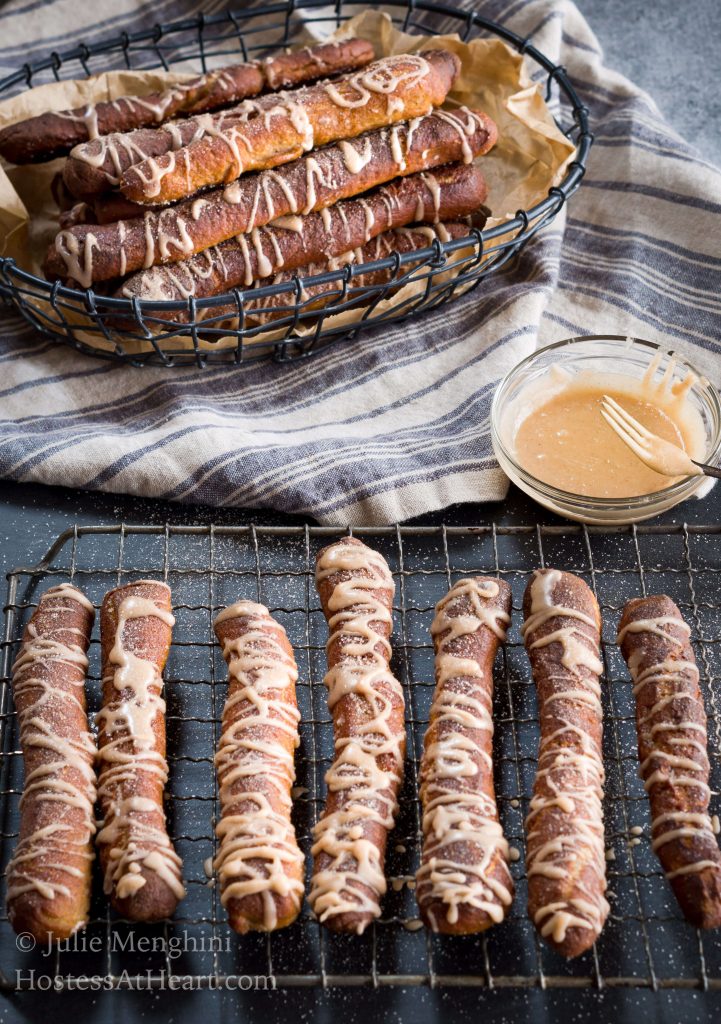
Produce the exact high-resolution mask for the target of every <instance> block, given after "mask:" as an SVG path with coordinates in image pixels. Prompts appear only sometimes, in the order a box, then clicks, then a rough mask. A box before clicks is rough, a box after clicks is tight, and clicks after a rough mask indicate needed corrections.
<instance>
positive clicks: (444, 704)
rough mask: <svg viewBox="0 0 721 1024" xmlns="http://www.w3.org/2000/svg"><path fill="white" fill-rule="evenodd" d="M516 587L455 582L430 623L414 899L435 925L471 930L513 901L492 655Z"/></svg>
mask: <svg viewBox="0 0 721 1024" xmlns="http://www.w3.org/2000/svg"><path fill="white" fill-rule="evenodd" d="M510 610H511V588H510V586H509V585H508V584H507V583H505V582H504V581H501V580H496V579H490V578H486V577H477V578H474V579H462V580H459V581H458V582H457V583H456V584H455V585H454V586H453V587H451V589H450V591H449V592H448V594H446V596H445V597H444V598H443V599H442V600H441V601H439V602H438V604H437V605H436V615H435V618H434V620H433V625H432V626H431V633H432V635H433V642H434V645H435V650H436V659H435V660H436V689H435V693H434V696H433V704H432V706H431V713H430V723H429V726H428V731H427V732H426V736H425V741H424V746H423V759H422V761H421V788H420V797H421V803H422V806H423V852H422V857H421V866H420V868H419V870H418V873H417V875H416V881H417V897H418V906H419V907H420V911H421V917H422V918H423V921H424V922H425V924H426V925H427V926H428V927H429V928H431V929H432V930H433V931H435V932H446V933H448V934H450V935H470V934H473V933H474V932H481V931H485V930H486V929H487V928H490V927H491V926H492V925H494V924H498V923H499V922H500V921H502V920H503V918H504V917H505V915H506V913H507V911H508V909H509V907H510V905H511V902H512V900H513V880H512V878H511V872H510V869H509V866H508V843H507V842H506V840H505V839H504V837H503V831H502V829H501V825H500V822H499V820H498V809H497V807H496V799H495V790H494V785H493V760H492V756H493V718H492V708H493V662H494V659H495V656H496V651H497V650H498V645H499V644H500V643H502V642H503V641H504V640H505V638H506V626H507V625H508V623H509V622H510V614H509V613H510Z"/></svg>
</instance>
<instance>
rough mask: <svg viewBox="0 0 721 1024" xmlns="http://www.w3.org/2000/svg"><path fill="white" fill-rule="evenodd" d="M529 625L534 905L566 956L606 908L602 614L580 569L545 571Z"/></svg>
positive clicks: (585, 939) (539, 924)
mask: <svg viewBox="0 0 721 1024" xmlns="http://www.w3.org/2000/svg"><path fill="white" fill-rule="evenodd" d="M523 612H524V615H525V622H524V624H523V627H522V632H523V637H524V640H525V643H526V650H527V651H528V657H529V659H530V662H531V668H532V670H533V679H534V682H535V683H536V689H537V691H538V705H539V716H540V724H541V742H540V747H539V752H538V770H537V772H536V779H535V782H534V786H533V798H532V800H531V809H530V813H529V815H528V817H527V819H526V843H527V850H526V868H527V873H528V912H529V915H530V917H531V920H532V921H533V923H534V925H535V926H536V928H537V930H538V931H539V933H540V934H541V936H542V937H543V938H544V939H546V941H547V942H548V943H549V944H550V945H551V946H552V947H553V948H554V949H555V950H556V951H557V952H559V953H561V954H562V955H563V956H566V957H574V956H578V955H579V954H580V953H583V952H584V951H585V950H587V949H589V947H590V946H592V945H593V943H594V942H595V941H596V939H597V938H598V935H599V933H600V931H601V929H602V927H603V924H604V922H605V920H606V916H607V915H608V910H609V907H608V903H607V902H606V899H605V896H604V892H605V890H606V860H605V850H604V842H603V803H602V801H603V781H604V773H603V761H602V752H601V734H602V710H601V688H600V685H599V676H600V674H601V672H602V671H603V666H602V664H601V661H600V658H599V643H600V627H601V618H600V613H599V610H598V605H597V603H596V599H595V598H594V596H593V594H592V593H591V591H590V590H589V588H588V587H587V586H586V584H585V583H584V582H583V580H581V579H579V578H578V577H577V576H573V575H572V574H571V573H568V572H559V571H558V570H556V569H539V570H537V571H536V572H535V573H534V574H533V577H532V579H531V581H530V583H529V584H528V586H527V587H526V593H525V596H524V599H523Z"/></svg>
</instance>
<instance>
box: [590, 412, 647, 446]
mask: <svg viewBox="0 0 721 1024" xmlns="http://www.w3.org/2000/svg"><path fill="white" fill-rule="evenodd" d="M604 410H605V412H606V414H607V416H608V417H609V420H612V421H613V422H614V423H615V424H616V426H617V428H618V429H617V432H618V431H619V430H620V431H623V432H624V434H628V436H629V437H632V438H633V439H634V441H635V442H636V444H639V445H641V446H642V447H643V446H644V445H648V440H647V438H646V437H644V436H643V434H640V433H639V432H638V431H637V430H636V429H635V428H634V427H633V426H632V425H631V424H630V423H628V422H627V420H625V419H624V417H623V416H621V415H619V413H618V412H616V410H615V409H614V408H613V406H612V405H609V404H608V403H607V402H602V403H601V411H604Z"/></svg>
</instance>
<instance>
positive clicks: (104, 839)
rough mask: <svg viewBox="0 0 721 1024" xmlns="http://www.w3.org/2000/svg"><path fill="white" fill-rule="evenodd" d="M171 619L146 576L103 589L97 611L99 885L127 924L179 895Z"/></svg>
mask: <svg viewBox="0 0 721 1024" xmlns="http://www.w3.org/2000/svg"><path fill="white" fill-rule="evenodd" d="M174 622H175V620H174V618H173V615H172V612H171V603H170V588H169V587H168V586H167V585H166V584H165V583H158V582H155V581H154V580H139V581H138V582H137V583H128V584H126V585H125V586H122V587H117V588H116V589H115V590H111V591H110V592H109V593H107V594H106V595H105V598H104V600H103V605H102V609H101V613H100V641H101V649H102V681H103V707H102V710H101V711H100V713H99V715H98V728H99V734H98V746H99V763H100V772H99V777H98V798H99V800H100V806H101V809H102V814H103V827H102V829H101V830H100V832H99V833H98V836H97V843H98V848H99V853H100V864H101V867H102V870H103V880H104V884H103V888H104V890H105V892H106V893H107V894H109V895H110V898H111V902H112V904H113V907H114V908H115V909H116V910H117V912H118V913H119V914H121V915H122V916H123V917H127V918H129V919H130V920H131V921H159V920H162V919H163V918H166V917H170V916H171V915H172V913H173V911H174V910H175V907H176V906H177V903H178V901H179V900H181V899H182V898H183V896H184V895H185V890H184V888H183V884H182V881H181V874H180V869H181V863H180V858H179V857H178V855H177V854H176V852H175V850H174V849H173V847H172V845H171V842H170V839H169V838H168V833H167V828H166V823H165V811H164V809H163V790H164V787H165V783H166V781H167V778H168V765H167V762H166V760H165V701H164V700H163V698H162V688H163V680H162V671H163V668H164V667H165V661H166V659H167V656H168V651H169V649H170V637H171V630H172V627H173V624H174Z"/></svg>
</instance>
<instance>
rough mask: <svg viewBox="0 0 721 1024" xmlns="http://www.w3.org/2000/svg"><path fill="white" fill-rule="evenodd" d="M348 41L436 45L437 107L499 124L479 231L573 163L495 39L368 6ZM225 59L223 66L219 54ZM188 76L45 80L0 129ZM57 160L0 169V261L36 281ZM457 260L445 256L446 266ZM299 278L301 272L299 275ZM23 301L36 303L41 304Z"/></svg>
mask: <svg viewBox="0 0 721 1024" xmlns="http://www.w3.org/2000/svg"><path fill="white" fill-rule="evenodd" d="M347 36H358V37H361V38H363V39H367V40H369V41H370V42H371V43H372V44H373V46H374V48H375V53H376V56H377V57H380V56H387V55H388V54H393V53H409V52H413V51H417V50H424V49H429V48H435V47H444V48H445V49H448V50H452V51H453V52H454V53H456V54H457V55H458V56H459V58H460V60H461V73H460V75H459V78H458V80H457V82H456V84H455V86H454V88H453V90H452V91H451V92H450V94H449V96H448V99H447V102H446V104H445V105H446V106H447V107H449V108H452V107H456V106H460V105H466V106H469V107H476V108H480V109H482V110H484V111H485V112H486V113H487V114H489V115H490V116H491V117H492V118H493V120H494V121H495V122H496V124H497V125H498V136H499V137H498V143H497V145H496V146H495V147H494V149H493V150H491V152H490V153H489V154H487V155H486V156H484V157H481V158H479V160H478V163H479V166H480V167H481V169H482V171H483V174H484V176H485V177H486V180H487V182H488V187H489V194H488V199H487V201H486V204H487V206H488V207H489V208H490V211H491V216H490V218H489V220H488V222H487V226H488V227H491V226H495V225H497V224H502V223H503V222H504V221H507V220H509V219H512V218H513V217H514V216H515V214H516V211H517V210H519V209H529V208H530V207H531V206H533V205H534V204H535V203H537V202H539V201H540V200H541V199H543V198H544V197H545V196H546V194H547V193H548V190H549V188H551V187H552V186H554V185H557V184H558V183H559V182H560V181H561V179H562V178H563V175H564V173H565V169H566V167H567V165H568V164H569V162H570V161H571V160H572V159H573V157H574V153H575V148H574V145H573V143H572V142H570V141H569V140H568V139H567V138H566V137H565V136H564V135H563V133H562V132H561V131H560V130H559V129H558V127H557V126H556V124H555V122H554V120H553V118H552V116H551V114H550V112H549V110H548V107H547V106H546V103H545V101H544V99H543V95H542V92H541V86H540V85H534V84H533V82H532V81H531V78H530V76H529V74H528V70H527V68H526V66H525V62H524V58H523V57H522V56H521V55H520V54H518V53H516V52H515V51H514V50H512V49H511V48H510V47H509V46H507V45H506V44H505V43H504V42H502V41H501V40H500V39H474V40H472V41H471V42H469V43H464V42H462V41H461V40H460V39H459V37H458V36H457V35H448V36H422V35H410V34H408V33H403V32H401V31H399V30H398V29H396V28H394V26H393V24H392V22H391V19H390V17H389V16H388V15H387V14H386V13H384V12H381V11H373V10H368V11H365V12H364V13H363V14H360V15H358V16H357V17H355V18H352V19H350V20H349V21H348V22H346V23H345V24H344V25H343V26H342V27H341V29H340V30H339V31H338V32H336V33H335V36H334V37H337V38H345V37H347ZM334 37H332V38H334ZM307 40H308V37H306V38H305V39H301V38H299V39H298V43H299V45H301V44H302V43H303V42H306V41H307ZM224 63H228V60H227V57H226V58H225V60H224ZM189 77H192V76H191V75H189V74H177V73H175V74H169V73H167V72H159V71H153V72H150V71H145V72H132V71H113V72H107V73H106V74H102V75H97V76H94V77H93V78H89V79H81V80H72V81H71V80H68V81H61V82H53V83H50V84H48V85H42V86H39V87H38V88H35V89H30V90H26V91H25V92H23V93H21V94H19V95H18V96H16V97H13V98H12V99H10V100H6V101H5V102H3V103H0V127H3V126H4V125H7V124H12V123H13V122H15V121H19V120H22V119H23V118H26V117H30V116H32V115H35V114H40V113H43V112H44V111H46V110H65V109H68V108H70V107H77V106H82V105H83V104H86V103H94V102H98V101H100V100H108V99H116V98H117V97H118V96H123V95H128V94H135V95H145V94H147V93H148V92H152V91H153V90H155V89H158V88H162V87H164V86H166V85H167V84H169V83H173V82H180V81H185V80H187V79H188V78H189ZM62 164H63V160H62V159H59V160H54V161H51V162H50V163H46V164H39V165H35V166H32V165H30V166H26V167H8V166H6V167H4V168H3V167H2V166H0V255H2V256H9V257H12V258H13V259H15V260H16V262H17V263H18V265H19V266H20V267H22V268H23V269H25V270H29V271H31V272H32V273H34V274H38V275H40V276H42V262H43V259H44V256H45V253H46V251H47V247H48V245H49V244H50V243H51V241H52V240H53V238H54V236H55V234H56V233H57V231H58V224H57V218H58V210H57V207H56V205H55V202H54V200H53V198H52V195H51V192H50V182H51V181H52V178H53V176H54V175H55V173H56V172H57V171H58V170H60V169H61V168H62ZM461 255H462V254H461ZM457 260H458V257H457V256H454V262H456V261H457ZM298 273H299V274H301V276H302V270H300V271H298ZM452 273H453V271H451V272H450V274H451V275H452ZM449 276H450V275H449ZM424 287H425V281H422V280H419V281H416V282H411V283H409V284H407V285H406V286H405V287H404V288H403V289H401V290H400V291H399V292H396V294H395V295H393V296H392V297H391V298H388V299H385V300H384V301H383V302H380V303H378V305H377V306H376V312H377V313H383V312H385V311H387V310H388V309H390V308H392V307H393V306H396V305H399V304H400V303H402V302H404V301H405V300H407V299H409V298H411V297H412V296H413V295H414V294H415V293H417V292H418V291H419V290H421V289H423V288H424ZM459 291H460V289H459ZM32 301H33V302H34V303H36V304H38V305H42V300H41V299H37V298H35V299H33V300H32ZM66 315H67V317H68V319H72V320H74V321H75V322H76V323H77V324H79V325H82V323H83V322H86V323H87V320H84V316H85V314H84V312H83V311H82V307H81V306H80V305H78V314H77V316H74V315H73V312H72V310H70V311H67V310H66ZM362 315H363V308H362V307H359V308H357V309H351V310H347V311H344V312H343V313H340V314H338V315H336V316H334V317H328V318H326V323H327V324H329V325H333V326H340V325H344V324H352V323H354V322H357V321H358V320H360V318H361V317H362ZM312 330H313V328H312V327H310V326H309V327H306V328H304V327H303V326H299V327H298V329H297V331H296V333H297V334H299V335H301V336H302V335H303V334H304V333H310V332H312ZM283 333H284V330H282V329H276V330H275V331H273V330H268V331H264V332H263V333H262V334H258V335H256V336H255V338H254V339H246V344H247V343H252V341H253V340H255V341H269V340H272V339H273V338H274V337H280V336H282V334H283ZM76 334H77V335H78V337H80V338H81V339H82V340H83V341H85V342H86V343H87V344H91V345H94V346H96V347H97V348H102V349H112V348H113V346H112V344H111V343H110V342H109V341H107V340H106V339H104V338H98V337H97V336H96V335H94V334H90V333H88V332H83V331H76ZM122 343H123V347H124V348H125V349H126V350H127V351H128V352H130V353H133V354H139V353H141V352H143V351H146V350H147V348H148V347H149V342H145V341H142V340H137V341H136V340H132V339H128V338H127V336H126V337H124V338H123V339H122ZM184 344H187V347H188V348H192V340H191V339H190V338H185V339H184V338H174V339H173V342H172V346H173V348H175V349H177V348H179V347H182V346H183V345H184ZM236 345H237V339H236V338H235V337H232V336H229V337H227V338H221V339H214V340H212V341H208V342H205V341H201V346H203V347H207V348H208V349H218V348H223V347H231V346H232V347H235V346H236Z"/></svg>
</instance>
